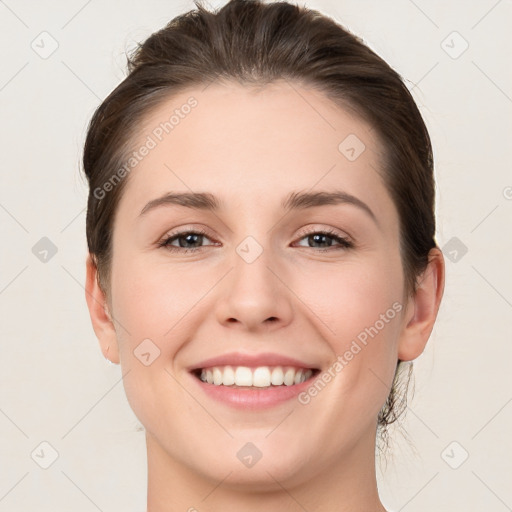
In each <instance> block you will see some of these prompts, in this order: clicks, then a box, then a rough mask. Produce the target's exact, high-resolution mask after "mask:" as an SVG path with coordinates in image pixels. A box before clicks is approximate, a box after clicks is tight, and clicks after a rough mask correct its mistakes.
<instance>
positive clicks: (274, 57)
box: [83, 0, 437, 432]
mask: <svg viewBox="0 0 512 512" xmlns="http://www.w3.org/2000/svg"><path fill="white" fill-rule="evenodd" d="M195 5H196V9H194V10H192V11H190V12H187V13H185V14H183V15H180V16H178V17H176V18H174V19H173V20H171V21H170V22H169V24H168V25H167V26H165V27H164V28H163V29H161V30H159V31H157V32H155V33H154V34H152V35H151V36H150V37H149V38H148V39H147V40H146V41H145V42H144V43H143V44H141V45H138V47H137V48H136V49H135V50H134V51H133V53H132V54H131V55H130V56H128V71H129V74H128V76H127V77H126V78H125V79H124V80H123V81H122V82H121V83H120V84H119V85H118V86H117V87H116V88H115V89H114V90H113V91H112V92H111V93H110V94H109V95H108V97H107V98H106V99H105V100H104V101H103V102H102V104H101V105H100V106H99V107H98V109H97V110H96V111H95V113H94V115H93V117H92V119H91V121H90V124H89V127H88V132H87V137H86V141H85V146H84V153H83V167H84V171H85V175H86V176H87V179H88V182H89V198H88V204H87V220H86V231H87V243H88V248H89V252H90V253H91V255H92V257H93V258H94V262H95V264H96V266H97V269H98V276H99V283H100V285H101V287H102V289H103V291H104V292H105V293H106V295H107V297H108V296H109V293H108V292H109V282H110V264H111V254H112V230H113V226H114V218H115V213H116V207H117V204H118V203H119V199H120V197H121V194H122V191H123V188H124V185H125V184H126V181H127V179H123V180H119V183H118V184H116V186H113V187H109V191H108V193H105V191H106V190H107V189H106V188H105V187H104V185H105V184H106V183H107V182H110V183H112V178H113V177H114V175H115V173H116V171H117V170H118V169H120V168H121V167H122V166H123V165H124V162H125V161H126V159H127V156H128V154H129V151H130V144H133V140H134V139H135V137H136V136H137V135H140V133H138V130H140V126H141V124H142V122H143V120H144V118H145V116H146V115H147V114H148V113H149V112H150V111H151V110H152V109H153V108H155V107H157V106H158V105H159V104H160V103H161V102H163V101H164V100H167V99H168V98H169V97H170V96H171V95H173V94H175V93H177V92H179V91H182V90H183V89H187V88H190V87H193V86H199V85H206V84H208V83H210V82H211V81H213V80H216V79H217V78H220V79H226V80H236V81H238V82H240V83H241V84H244V85H265V84H268V83H271V82H273V81H276V80H279V79H286V80H289V81H291V82H293V83H297V84H305V85H308V86H310V87H313V88H315V89H317V90H319V91H321V92H323V93H324V94H325V95H326V96H327V97H328V98H330V99H331V100H333V101H334V102H335V103H336V104H337V105H339V106H340V107H341V108H344V109H350V110H352V111H353V112H355V113H357V115H358V116H359V117H360V118H361V119H363V120H365V121H367V122H368V123H369V124H370V125H371V126H372V127H373V128H374V129H375V130H376V132H377V134H378V136H379V137H380V140H381V141H382V143H383V147H384V149H385V158H384V161H383V162H382V169H379V172H380V173H381V175H382V178H383V180H384V183H385V184H386V187H387V189H388V191H389V193H390V195H391V197H392V199H393V202H394V204H395V206H396V208H397V210H398V214H399V219H400V253H401V259H402V266H403V270H404V276H405V287H404V288H405V289H404V297H407V296H408V295H410V294H412V293H414V291H415V290H416V285H417V278H418V276H420V274H421V273H422V272H423V271H424V270H425V268H426V266H427V264H428V254H429V251H430V249H432V248H434V247H436V246H437V244H436V242H435V239H434V236H435V215H434V200H435V190H434V187H435V185H434V176H433V156H432V148H431V143H430V138H429V135H428V132H427V128H426V126H425V124H424V122H423V119H422V117H421V114H420V112H419V110H418V108H417V106H416V104H415V102H414V100H413V98H412V96H411V94H410V93H409V90H408V89H407V87H406V86H405V85H404V83H403V81H402V79H401V77H400V75H399V74H398V73H397V72H396V71H394V70H393V69H392V68H391V67H390V66H389V65H388V64H387V63H386V62H385V61H384V60H382V59H381V58H380V57H379V56H378V55H376V54H375V53H374V52H373V51H372V50H371V49H370V48H368V47H367V46H366V45H365V44H364V43H363V42H362V41H361V40H360V39H359V38H358V37H356V36H354V35H353V34H351V33H350V32H348V31H347V30H346V29H344V28H343V27H342V26H341V25H339V24H338V23H336V22H335V21H334V20H332V19H330V18H328V17H326V16H324V15H322V14H320V13H319V12H317V11H314V10H310V9H307V8H305V7H300V6H296V5H292V4H289V3H287V2H275V3H270V4H265V3H263V2H261V1H260V0H231V1H229V2H228V3H227V4H226V5H225V6H224V7H223V8H221V9H220V10H218V11H215V12H210V11H208V10H206V9H205V8H204V7H203V6H202V5H201V4H200V3H199V0H196V2H195ZM340 142H341V141H340ZM132 150H133V148H132ZM98 191H99V192H98ZM397 363H398V364H397V370H396V374H395V380H394V382H393V386H392V389H391V392H390V394H389V397H388V399H387V402H386V404H385V405H384V407H383V408H382V410H381V411H380V413H379V417H378V426H379V427H380V428H381V430H382V432H385V431H386V427H387V425H389V424H390V423H393V422H394V421H395V420H396V419H397V418H398V416H399V415H400V414H401V413H402V411H403V409H404V408H405V403H406V394H405V395H403V394H402V395H401V399H400V397H399V396H398V394H397V389H398V377H399V375H400V374H401V373H403V372H401V371H400V370H401V365H402V363H403V362H402V361H400V360H399V361H398V362H397ZM410 369H411V368H410V366H409V377H410ZM402 370H403V368H402ZM407 382H408V381H407ZM406 387H407V386H406Z"/></svg>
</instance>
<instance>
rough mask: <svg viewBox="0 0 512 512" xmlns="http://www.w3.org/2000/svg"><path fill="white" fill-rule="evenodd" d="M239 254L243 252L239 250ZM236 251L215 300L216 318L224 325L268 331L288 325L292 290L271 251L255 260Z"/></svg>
mask: <svg viewBox="0 0 512 512" xmlns="http://www.w3.org/2000/svg"><path fill="white" fill-rule="evenodd" d="M240 254H242V255H243V254H244V253H243V252H240ZM240 254H239V253H235V254H234V255H233V259H232V270H231V271H230V272H229V273H228V275H227V276H226V278H225V279H223V283H222V289H221V290H220V296H218V300H217V302H216V304H217V305H216V315H217V320H218V321H219V322H220V323H221V324H223V325H224V326H226V327H229V328H238V329H244V330H247V331H252V332H258V331H261V332H268V331H269V330H274V329H279V328H282V327H284V326H285V325H287V324H289V323H290V321H291V318H292V313H293V310H292V300H293V293H292V291H291V289H290V288H289V287H288V286H287V284H286V281H287V279H286V277H285V276H284V275H283V274H284V273H285V272H284V270H282V271H280V270H279V268H280V265H278V262H277V260H276V258H273V257H272V256H271V254H270V250H267V249H264V250H263V252H262V253H261V254H260V255H259V256H258V257H257V258H256V259H255V260H254V261H251V259H247V258H245V256H240Z"/></svg>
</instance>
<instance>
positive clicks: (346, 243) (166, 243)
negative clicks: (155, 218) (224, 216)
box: [158, 229, 354, 253]
mask: <svg viewBox="0 0 512 512" xmlns="http://www.w3.org/2000/svg"><path fill="white" fill-rule="evenodd" d="M185 235H200V236H205V237H207V238H209V236H208V233H206V231H203V230H202V229H198V230H189V231H180V232H177V233H171V234H170V235H169V236H167V237H165V238H164V239H163V240H161V241H160V242H159V243H158V247H163V248H165V249H167V250H169V251H171V252H183V253H189V252H196V251H198V250H200V249H201V248H202V247H194V248H191V249H187V248H185V247H175V246H172V245H170V242H172V241H174V240H177V239H179V238H181V237H184V236H185ZM312 235H327V236H328V237H329V238H332V239H334V240H335V241H336V242H338V243H339V244H340V245H339V246H338V247H334V248H331V247H329V248H326V249H325V248H324V249H316V250H317V251H318V252H329V251H332V250H340V249H344V250H347V249H352V248H353V247H354V244H353V243H352V242H351V241H350V240H349V239H348V238H345V237H342V236H340V235H338V234H337V233H336V232H335V231H332V230H330V229H326V230H320V231H309V232H306V233H302V234H301V236H300V238H299V240H302V239H303V238H306V237H308V236H312ZM310 249H315V247H310Z"/></svg>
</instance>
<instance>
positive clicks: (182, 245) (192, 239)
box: [158, 229, 215, 252]
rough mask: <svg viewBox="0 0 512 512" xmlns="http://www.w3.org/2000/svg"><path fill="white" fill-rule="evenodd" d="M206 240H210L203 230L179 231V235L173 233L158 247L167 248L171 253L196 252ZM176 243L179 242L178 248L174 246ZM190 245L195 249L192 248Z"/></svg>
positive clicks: (159, 243)
mask: <svg viewBox="0 0 512 512" xmlns="http://www.w3.org/2000/svg"><path fill="white" fill-rule="evenodd" d="M205 238H208V237H207V233H206V231H203V230H201V229H200V230H188V231H179V232H177V233H171V234H170V235H168V236H166V237H165V238H164V239H163V240H161V241H160V242H158V246H159V247H165V248H166V249H168V250H170V251H180V252H195V251H197V250H199V249H200V248H201V242H202V241H203V239H205ZM208 240H209V238H208ZM175 241H177V242H178V246H176V245H173V242H175ZM182 241H183V242H182ZM189 244H190V245H192V246H193V247H190V246H189ZM210 245H215V244H210Z"/></svg>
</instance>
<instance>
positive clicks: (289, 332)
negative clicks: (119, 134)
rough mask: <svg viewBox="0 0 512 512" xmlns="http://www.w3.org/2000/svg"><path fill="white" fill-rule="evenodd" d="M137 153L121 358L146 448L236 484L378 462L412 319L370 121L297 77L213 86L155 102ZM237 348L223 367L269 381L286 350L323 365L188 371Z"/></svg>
mask: <svg viewBox="0 0 512 512" xmlns="http://www.w3.org/2000/svg"><path fill="white" fill-rule="evenodd" d="M191 97H192V98H193V99H190V98H191ZM187 105H188V106H187ZM173 115H174V117H173V118H172V119H171V121H169V120H170V118H171V116H173ZM165 123H167V124H165ZM142 146H145V147H146V148H147V149H146V150H140V148H141V147H142ZM133 147H134V151H137V153H138V157H137V163H136V165H134V166H133V167H132V170H131V171H130V174H129V176H128V178H127V179H128V182H127V183H126V188H125V189H124V191H123V195H122V198H121V201H120V203H119V205H118V210H117V213H116V218H115V224H114V234H113V257H112V277H111V308H112V311H111V314H112V316H113V318H114V319H115V320H116V323H115V325H116V336H117V345H118V346H111V347H110V354H109V357H111V358H112V359H113V360H116V359H117V358H119V360H120V362H121V366H122V372H123V374H124V375H125V377H124V386H125V390H126V394H127V398H128V400H129V403H130V405H131V407H132V408H133V410H134V412H135V414H136V415H137V417H138V418H139V419H140V421H141V422H142V424H143V425H144V427H145V428H146V432H147V436H148V450H150V453H151V454H152V455H150V456H151V457H152V458H154V459H155V460H156V459H158V460H159V461H160V462H161V463H162V464H163V463H164V461H167V462H165V463H166V464H167V463H172V464H179V465H181V466H183V467H186V468H188V469H190V470H192V471H194V472H195V473H199V474H201V475H203V476H205V477H207V478H211V479H213V480H215V481H218V480H219V475H221V476H226V477H227V480H226V482H238V483H240V482H252V483H255V482H267V483H268V482H274V479H275V480H277V481H280V482H283V481H285V480H286V481H292V480H294V481H296V482H300V481H306V480H307V479H311V478H313V476H314V475H315V474H316V475H319V474H320V473H321V472H323V471H326V469H329V468H331V469H333V468H335V466H336V465H337V464H339V463H340V461H344V463H345V464H346V463H347V461H350V460H352V461H353V463H354V464H358V463H360V462H358V461H360V460H361V453H362V451H363V452H364V453H365V456H367V459H365V460H369V459H371V460H372V461H373V457H374V445H373V441H374V439H375V428H376V422H377V415H378V412H379V410H380V408H381V406H382V405H383V403H384V402H385V400H386V397H387V395H388V393H389V390H390V386H391V382H392V379H393V375H394V372H395V368H396V362H397V359H398V357H400V355H401V354H400V347H401V342H402V341H403V338H404V336H405V334H404V332H405V326H406V323H407V320H408V318H409V317H410V315H409V316H408V311H409V307H408V305H407V304H404V303H403V302H402V301H403V292H404V275H403V270H402V265H401V259H400V253H399V219H398V214H397V211H396V208H395V206H394V204H393V202H392V200H391V198H390V195H389V193H388V192H387V190H386V188H385V186H384V183H383V181H382V179H381V177H380V176H379V174H378V169H380V168H381V166H382V162H383V153H382V149H381V148H380V146H379V141H378V140H377V139H376V135H375V132H374V131H373V130H372V129H371V128H370V127H369V126H368V125H367V124H365V123H364V122H362V121H361V120H359V119H357V118H355V117H353V116H351V115H350V114H349V113H347V112H345V111H343V110H340V109H339V108H337V107H335V106H334V104H333V103H331V102H330V101H329V100H328V99H327V98H326V97H324V96H323V95H322V94H320V93H319V92H314V91H313V90H309V89H305V88H303V87H299V86H298V85H294V86H293V87H292V86H291V85H290V84H288V83H286V82H280V83H274V84H272V85H270V86H266V87H264V88H261V89H251V88H248V87H243V86H241V85H237V84H231V83H229V84H223V85H221V84H218V83H215V84H212V85H210V86H209V87H207V88H205V89H204V88H197V89H190V90H187V91H183V92H181V93H180V94H178V95H176V96H174V97H172V99H169V100H168V101H167V102H166V103H165V104H163V105H161V106H159V108H158V109H157V110H155V111H154V112H152V113H151V115H150V116H149V117H148V118H147V119H146V120H145V123H144V128H143V129H142V130H141V133H140V138H139V140H137V141H136V143H135V144H134V146H133ZM134 162H135V161H132V165H133V163H134ZM335 192H336V193H339V196H338V199H332V200H330V201H329V200H326V199H328V195H329V194H333V193H335ZM107 193H108V192H107ZM322 193H324V195H322ZM169 194H191V195H192V194H208V197H209V198H210V197H214V198H215V202H216V203H217V208H216V209H212V208H210V207H209V206H211V204H210V203H211V202H209V201H205V200H203V201H202V202H201V201H193V200H191V199H190V198H189V199H188V200H181V201H180V202H176V201H172V200H171V199H170V196H169V198H168V200H164V199H162V200H160V198H163V197H165V196H166V195H169ZM303 194H305V195H312V197H311V198H310V199H309V200H307V199H306V200H304V199H301V198H302V195H303ZM155 200H157V201H156V202H155ZM180 203H181V204H180ZM187 204H188V206H186V205H187ZM283 205H285V206H288V207H289V208H288V207H284V206H283ZM326 230H327V231H329V232H330V233H329V234H327V235H322V234H321V232H322V231H326ZM190 231H192V232H197V231H199V232H202V233H204V234H196V235H194V234H193V233H192V234H190V233H188V232H190ZM178 233H182V235H181V237H178V236H177V235H178ZM187 233H188V236H187ZM315 234H316V235H315ZM173 237H174V238H173ZM336 237H340V238H339V239H338V238H336ZM166 239H167V245H161V244H162V243H163V242H165V240H166ZM343 239H345V240H347V241H348V245H347V243H346V242H343ZM340 240H341V241H340ZM187 249H188V251H187ZM117 350H118V352H117ZM234 353H236V354H237V355H238V356H239V357H240V358H243V356H253V355H256V356H258V355H262V354H263V355H262V358H261V359H260V360H256V359H254V360H252V361H251V360H248V361H245V362H244V360H243V359H236V358H235V356H234V355H233V354H234ZM224 355H227V359H226V360H225V361H221V362H220V363H219V364H218V365H219V366H220V367H221V371H222V369H223V367H224V366H225V365H228V364H229V363H231V366H233V368H234V371H235V372H236V368H237V366H247V367H251V368H252V367H254V368H256V367H266V366H268V367H269V369H268V370H267V369H265V368H264V369H263V370H259V371H258V372H257V373H258V374H261V376H262V379H263V380H262V381H259V380H257V379H256V380H257V381H258V383H259V384H260V385H261V384H262V383H263V385H264V383H265V379H268V378H269V376H270V378H272V376H274V378H276V379H279V370H275V367H276V366H284V373H286V372H287V368H288V366H290V364H287V363H290V361H288V362H287V361H280V360H279V358H280V357H281V358H293V359H294V361H295V363H294V366H297V367H300V366H304V367H305V368H311V369H316V370H319V372H315V373H314V374H313V376H312V377H311V378H310V379H309V380H308V381H306V382H304V383H303V384H300V385H297V387H293V386H287V385H282V386H271V387H270V388H265V387H264V388H260V387H252V388H244V389H238V390H237V389H234V388H233V387H228V386H227V385H226V386H217V385H216V384H208V383H203V382H202V381H201V380H200V378H199V377H198V376H197V375H194V373H193V372H192V371H191V369H196V368H201V366H203V367H208V368H211V367H212V366H215V365H214V364H212V363H209V362H206V361H207V360H209V359H211V358H217V357H220V356H224ZM271 355H272V356H271ZM272 357H273V358H272ZM402 357H403V355H402ZM336 362H337V364H336ZM281 363H282V364H281ZM246 373H247V372H245V373H244V370H238V377H240V378H243V376H244V375H246ZM216 374H217V378H218V375H220V374H221V372H220V371H217V372H216ZM212 375H215V374H214V373H213V371H212ZM248 375H249V377H248V378H250V376H251V373H249V374H248ZM289 375H292V374H291V373H289ZM246 376H247V375H246ZM329 376H330V378H329ZM225 377H226V378H229V370H228V372H227V373H226V375H225ZM289 378H290V377H289ZM217 382H218V381H217ZM237 382H240V383H244V382H246V381H237ZM248 382H249V381H247V383H248ZM276 382H278V381H276ZM299 392H300V393H299ZM237 400H241V401H242V402H243V401H244V400H245V402H243V403H240V402H238V403H236V401H237ZM228 475H229V477H228Z"/></svg>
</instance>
